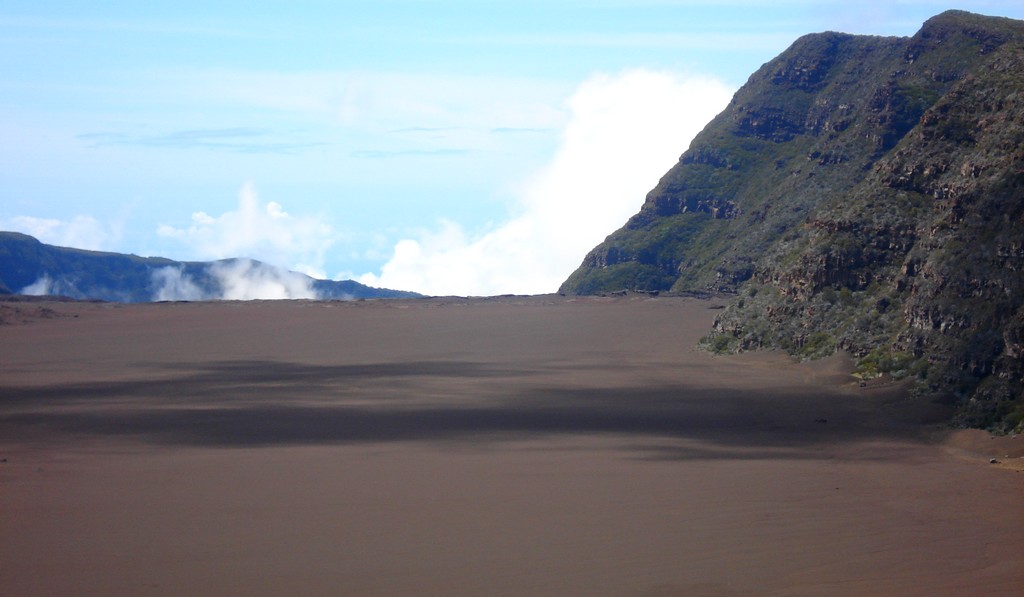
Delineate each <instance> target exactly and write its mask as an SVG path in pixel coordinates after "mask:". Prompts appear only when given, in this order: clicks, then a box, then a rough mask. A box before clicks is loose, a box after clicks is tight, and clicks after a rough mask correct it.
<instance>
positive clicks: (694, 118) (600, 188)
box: [359, 69, 734, 296]
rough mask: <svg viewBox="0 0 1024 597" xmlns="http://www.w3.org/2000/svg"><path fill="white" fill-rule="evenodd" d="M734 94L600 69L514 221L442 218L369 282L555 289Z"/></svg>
mask: <svg viewBox="0 0 1024 597" xmlns="http://www.w3.org/2000/svg"><path fill="white" fill-rule="evenodd" d="M733 92H734V90H733V89H731V88H729V87H727V86H726V85H725V84H724V83H722V82H720V81H718V80H715V79H710V78H702V77H684V76H680V75H678V74H673V73H666V72H654V71H650V70H643V69H637V70H629V71H625V72H622V73H619V74H616V75H607V74H599V75H595V76H593V77H592V78H590V79H589V80H587V81H586V82H584V83H583V84H581V85H580V86H579V87H578V88H577V90H576V92H575V93H574V94H573V96H572V97H571V98H570V99H569V101H568V104H569V110H570V112H571V117H570V120H569V122H568V124H567V125H566V127H565V129H564V131H563V134H562V138H561V143H560V146H559V149H558V150H557V152H556V154H555V156H554V158H553V159H552V161H551V162H550V163H549V165H548V166H547V167H546V168H544V169H543V170H542V171H541V172H539V173H538V174H537V175H536V176H535V177H534V178H533V179H532V180H530V181H528V182H527V183H526V184H524V185H523V187H522V188H521V189H520V191H519V192H518V197H517V201H516V204H515V205H514V209H513V212H512V215H511V216H510V218H509V219H508V220H507V221H506V222H504V223H502V224H500V225H497V226H494V227H492V228H491V229H490V230H486V231H482V232H469V231H466V230H464V229H463V228H462V227H461V226H460V225H459V224H458V223H457V222H456V221H453V220H442V221H440V222H438V223H437V226H436V228H434V229H433V230H423V231H420V232H419V233H418V234H416V235H413V236H414V238H406V239H403V240H401V241H399V242H398V243H397V244H395V247H394V253H393V255H392V257H391V259H390V260H389V261H388V262H387V263H386V264H385V265H384V266H382V268H381V271H380V273H379V274H373V273H368V274H365V275H363V276H361V277H360V279H359V281H360V282H362V283H364V284H367V285H371V286H380V287H386V288H407V289H411V290H415V291H417V292H421V293H425V294H434V295H445V294H457V295H478V296H485V295H495V294H507V293H515V294H539V293H548V292H554V291H555V290H557V289H558V286H559V285H560V284H561V282H562V281H564V280H565V278H566V277H568V275H569V274H570V273H571V272H572V271H573V270H574V269H575V268H576V267H577V266H578V265H579V263H580V262H581V260H582V258H583V256H584V255H585V254H586V252H587V251H588V250H590V249H591V248H593V247H594V246H595V245H597V244H598V243H599V242H601V241H602V240H603V239H604V237H605V236H607V235H608V234H609V233H611V232H612V231H614V230H616V229H617V228H619V227H620V226H622V224H623V223H625V221H626V220H627V219H628V218H629V217H630V216H631V215H633V214H634V213H636V212H637V210H638V209H639V208H640V206H641V204H642V203H643V200H644V196H645V195H646V193H647V192H648V191H649V190H650V189H651V188H653V187H654V185H655V184H656V183H657V181H658V178H659V177H660V176H661V175H663V174H664V173H665V172H666V171H667V170H668V169H669V168H670V167H671V166H672V165H673V164H674V163H675V162H676V160H678V158H679V155H680V154H681V153H682V152H683V151H684V150H685V149H686V148H687V146H688V145H689V142H690V140H692V139H693V137H694V136H695V135H696V134H697V133H698V132H699V131H700V130H701V129H702V128H703V127H704V125H705V124H707V122H708V121H710V120H711V119H712V118H713V117H714V116H715V115H716V114H717V113H718V112H719V111H721V110H722V109H723V108H724V107H725V106H726V104H727V103H728V101H729V99H730V98H731V96H732V93H733Z"/></svg>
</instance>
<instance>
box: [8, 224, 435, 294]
mask: <svg viewBox="0 0 1024 597" xmlns="http://www.w3.org/2000/svg"><path fill="white" fill-rule="evenodd" d="M14 293H23V294H51V295H60V296H67V297H70V298H76V299H96V300H104V301H116V302H128V303H138V302H148V301H160V300H219V299H252V298H310V299H363V298H411V297H417V296H421V295H419V294H417V293H415V292H406V291H401V290H388V289H383V288H372V287H370V286H365V285H363V284H360V283H358V282H355V281H353V280H344V281H333V280H317V279H314V278H311V277H309V276H307V275H305V274H301V273H298V272H293V271H289V270H286V269H284V268H279V267H275V266H272V265H268V264H266V263H262V262H259V261H254V260H249V259H224V260H220V261H210V262H197V261H189V262H184V261H174V260H171V259H166V258H163V257H139V256H137V255H126V254H122V253H109V252H101V251H87V250H83V249H73V248H68V247H57V246H53V245H47V244H44V243H42V242H40V241H39V240H38V239H35V238H33V237H31V236H28V235H26V234H21V233H18V232H0V294H14Z"/></svg>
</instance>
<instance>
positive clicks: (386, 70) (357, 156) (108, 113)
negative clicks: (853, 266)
mask: <svg viewBox="0 0 1024 597" xmlns="http://www.w3.org/2000/svg"><path fill="white" fill-rule="evenodd" d="M954 7H955V8H961V9H966V10H971V11H974V12H979V13H982V14H990V15H999V16H1009V17H1014V18H1024V6H1022V5H1021V3H1020V2H1017V1H1014V2H1004V1H992V2H961V3H959V4H953V3H944V2H925V1H912V2H899V1H897V2H874V1H867V2H859V3H849V2H821V1H814V2H811V1H797V0H794V1H786V0H781V1H777V2H770V3H768V2H749V1H742V0H719V1H717V2H704V1H687V0H647V1H644V0H640V1H636V2H629V1H625V0H543V1H535V0H518V1H514V2H505V1H495V2H487V1H483V0H476V1H461V0H456V1H435V2H414V1H410V0H379V1H375V2H358V3H356V2H351V3H350V2H338V1H335V2H328V1H323V2H320V1H302V0H299V1H291V2H280V3H278V2H261V3H252V2H217V3H210V2H192V1H189V0H177V1H175V2H159V1H155V2H145V3H142V2H101V1H97V2H90V3H80V2H60V1H51V2H38V1H35V2H19V1H10V0H5V2H3V3H2V4H0V133H2V135H3V138H4V140H5V142H4V144H3V147H2V148H0V229H7V230H19V231H22V232H26V233H29V234H33V235H35V236H37V237H39V238H40V239H42V240H44V241H45V242H51V243H55V244H62V245H68V246H77V247H83V248H92V249H100V250H110V251H119V252H129V253H136V254H140V255H162V256H166V257H171V258H174V259H181V260H206V259H217V258H222V257H229V256H241V257H253V258H258V259H263V260H266V261H268V262H271V263H274V264H276V265H281V266H285V267H289V268H292V269H297V270H300V271H303V272H306V273H310V274H313V275H316V276H317V277H326V278H355V279H359V280H361V281H364V282H367V283H371V284H374V285H381V286H389V287H395V288H403V289H408V290H417V291H421V292H427V293H432V294H477V295H481V294H498V293H508V292H514V293H539V292H552V291H554V290H556V289H557V286H558V283H559V282H560V281H561V280H562V279H564V277H565V276H567V275H568V274H569V273H570V272H571V271H572V269H574V268H575V266H576V265H578V264H579V262H580V260H581V259H582V258H583V255H584V254H585V253H586V251H587V250H588V249H590V248H591V247H592V246H593V245H595V244H596V243H597V242H599V241H600V240H602V239H603V238H604V236H606V235H607V234H608V233H610V232H612V231H613V230H614V229H616V228H617V227H619V226H620V225H621V224H622V223H624V221H625V219H626V218H627V217H628V216H629V215H631V214H633V213H635V212H636V211H637V209H639V207H640V205H641V204H642V202H643V198H644V194H645V193H646V191H647V190H649V189H650V188H652V187H653V186H654V185H655V184H656V183H657V179H658V177H659V176H660V175H661V174H663V173H664V172H665V170H667V169H668V168H669V167H670V166H671V165H672V164H673V163H674V162H675V160H676V159H677V158H678V156H679V154H681V153H682V152H683V151H684V150H685V149H686V146H687V144H688V142H689V140H690V138H691V137H692V135H693V134H695V133H696V132H697V131H698V130H699V129H700V128H701V127H702V126H703V125H704V124H705V123H706V122H707V120H709V119H710V118H711V117H712V116H713V115H714V114H715V113H717V112H718V111H720V110H721V109H722V108H724V107H725V104H726V103H727V101H728V99H729V97H730V96H731V93H732V92H734V91H735V89H737V88H738V87H739V86H740V85H741V84H742V83H743V82H744V81H745V80H746V78H747V77H748V76H749V75H750V74H751V73H752V72H753V71H754V70H756V69H757V68H758V67H759V66H760V65H761V64H763V63H764V62H766V61H768V60H770V59H771V58H773V57H774V56H775V55H777V54H778V53H779V52H781V51H782V50H784V49H785V48H786V47H787V46H788V45H789V44H790V43H792V41H793V40H795V39H796V38H797V37H799V36H800V35H803V34H805V33H811V32H818V31H824V30H838V31H846V32H851V33H870V34H878V35H911V34H913V33H914V32H915V31H916V30H917V29H918V28H919V27H920V25H921V23H922V22H923V21H924V20H925V19H927V18H928V17H930V16H933V15H935V14H937V13H939V12H941V11H943V10H946V9H948V8H954Z"/></svg>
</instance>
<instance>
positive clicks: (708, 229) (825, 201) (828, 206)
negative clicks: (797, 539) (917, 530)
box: [562, 11, 1024, 428]
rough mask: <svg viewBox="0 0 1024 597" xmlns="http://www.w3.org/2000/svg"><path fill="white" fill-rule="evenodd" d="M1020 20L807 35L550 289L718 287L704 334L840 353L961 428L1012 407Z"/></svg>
mask: <svg viewBox="0 0 1024 597" xmlns="http://www.w3.org/2000/svg"><path fill="white" fill-rule="evenodd" d="M1021 89H1024V23H1022V22H1019V21H1013V20H1009V19H998V18H990V17H981V16H978V15H972V14H968V13H963V12H957V11H952V12H947V13H943V14H942V15H939V16H937V17H935V18H933V19H931V20H929V21H928V22H927V23H925V25H924V26H923V27H922V29H921V31H920V32H918V33H917V34H916V35H915V36H914V37H912V38H877V37H860V36H849V35H843V34H837V33H826V34H818V35H811V36H806V37H804V38H801V39H800V40H798V41H797V42H796V43H795V44H794V45H793V46H792V47H791V48H790V49H788V50H787V51H786V52H784V53H783V54H782V55H781V56H779V57H778V58H777V59H775V60H773V61H772V62H769V63H768V64H766V65H765V66H764V67H762V68H761V69H760V70H759V71H758V72H757V73H755V74H754V75H753V76H751V78H750V80H749V82H748V83H747V85H745V86H744V87H743V88H742V89H741V90H740V91H739V92H737V94H736V96H735V98H734V99H733V101H732V103H731V104H730V105H729V106H728V108H727V109H726V110H725V111H724V112H723V113H722V114H720V115H719V116H718V117H717V118H716V119H715V120H714V121H713V122H712V123H711V124H709V125H708V127H707V128H706V129H705V130H704V131H703V132H702V133H701V134H700V135H698V136H697V138H696V139H694V141H693V143H692V144H691V147H690V149H689V150H688V151H687V152H686V153H685V154H684V155H683V156H682V158H681V159H680V161H679V163H678V164H677V165H676V166H675V167H674V168H673V169H672V170H671V171H669V172H668V173H667V174H666V175H665V177H664V178H663V179H662V180H661V182H660V183H659V184H658V186H657V187H656V188H655V189H654V190H653V191H651V193H650V194H649V195H648V196H647V200H646V202H645V203H644V206H643V208H642V209H641V211H640V213H638V214H637V215H636V216H634V217H633V218H631V219H630V221H629V222H627V224H626V226H625V227H623V228H622V229H620V230H619V231H616V232H615V233H613V234H612V235H611V236H609V238H608V239H607V240H606V241H605V242H604V243H602V244H601V245H600V246H598V247H596V248H595V249H594V250H593V251H592V252H591V253H590V254H589V255H588V256H587V258H586V259H585V260H584V263H583V265H582V266H581V267H580V269H579V270H577V271H576V272H574V273H573V275H572V276H571V277H570V278H569V279H568V280H567V281H566V283H565V284H564V285H563V287H562V291H563V292H566V293H587V292H593V291H603V290H608V289H611V288H612V287H615V288H616V289H618V288H628V289H635V290H660V291H664V290H670V291H693V290H715V291H724V292H730V293H736V294H737V297H736V299H735V300H734V301H733V302H732V304H731V305H730V306H729V308H727V309H726V310H725V311H724V312H723V313H722V314H721V316H720V317H719V318H718V320H717V321H716V323H715V328H714V330H713V331H712V333H711V334H710V335H709V337H708V338H707V339H706V345H707V346H708V347H710V348H713V349H716V350H736V349H751V348H758V347H766V346H771V347H782V348H785V349H787V350H790V351H792V352H793V353H795V354H798V355H801V356H804V357H814V356H819V355H824V354H828V353H829V352H831V351H833V350H836V349H842V350H847V351H849V352H851V353H853V354H854V355H856V356H857V357H858V358H859V359H860V365H859V373H860V374H861V375H864V376H874V375H880V374H888V375H898V376H902V375H913V376H915V377H916V378H917V379H918V380H919V382H920V384H919V385H920V388H921V389H922V391H929V392H934V393H937V394H942V395H947V396H950V397H951V398H953V399H957V400H959V401H960V403H961V406H962V408H961V410H960V415H959V420H960V422H962V423H965V424H970V425H982V426H992V425H994V426H1001V427H1003V428H1012V427H1015V426H1017V425H1019V424H1020V422H1021V419H1022V418H1024V406H1022V404H1024V396H1022V392H1024V390H1022V384H1021V383H1020V382H1021V380H1022V377H1021V371H1022V368H1024V365H1022V361H1021V359H1022V357H1021V345H1020V338H1021V329H1022V325H1024V324H1022V323H1021V317H1024V315H1022V311H1021V309H1022V307H1024V94H1022V93H1021Z"/></svg>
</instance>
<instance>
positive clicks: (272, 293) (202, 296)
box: [37, 259, 317, 301]
mask: <svg viewBox="0 0 1024 597" xmlns="http://www.w3.org/2000/svg"><path fill="white" fill-rule="evenodd" d="M205 273H206V274H208V275H209V277H210V278H212V280H211V281H212V289H210V290H204V289H203V288H202V287H201V286H200V284H199V283H197V282H196V280H195V279H193V278H192V277H191V276H190V275H188V274H186V273H185V271H184V268H182V267H173V266H167V267H163V268H160V269H158V270H156V271H154V272H153V287H154V289H155V290H154V291H153V300H154V301H205V300H228V301H251V300H261V299H263V300H265V299H315V298H317V295H316V291H314V290H313V285H312V280H311V279H310V278H308V277H306V276H303V275H302V274H299V273H296V272H292V271H288V270H286V269H284V268H280V267H273V266H269V265H266V264H258V263H256V262H254V261H252V260H249V259H233V260H230V261H218V262H216V263H211V264H209V265H208V266H206V270H205ZM37 283H38V282H37Z"/></svg>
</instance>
